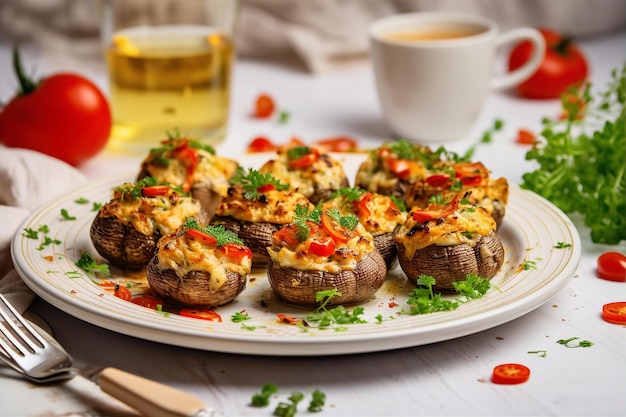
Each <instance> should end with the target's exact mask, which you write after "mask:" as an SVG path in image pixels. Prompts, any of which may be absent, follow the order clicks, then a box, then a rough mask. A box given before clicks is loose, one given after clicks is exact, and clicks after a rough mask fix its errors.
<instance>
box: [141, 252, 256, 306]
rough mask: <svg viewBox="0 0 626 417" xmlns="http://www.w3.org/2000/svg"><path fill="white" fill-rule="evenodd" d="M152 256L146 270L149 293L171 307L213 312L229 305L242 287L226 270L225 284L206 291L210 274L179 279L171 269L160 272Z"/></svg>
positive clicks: (194, 273)
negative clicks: (167, 302) (210, 309)
mask: <svg viewBox="0 0 626 417" xmlns="http://www.w3.org/2000/svg"><path fill="white" fill-rule="evenodd" d="M158 265H159V259H158V253H156V254H155V255H154V256H153V258H152V260H151V261H150V262H149V263H148V267H147V268H146V277H147V279H148V284H149V285H150V288H151V290H152V291H153V292H154V293H155V294H156V295H158V296H159V297H161V298H163V299H165V300H168V301H171V302H173V303H175V304H179V305H183V306H187V307H198V308H214V307H218V306H221V305H224V304H228V303H230V302H231V301H233V300H234V299H235V298H236V297H237V296H238V295H239V294H240V293H241V292H242V291H243V290H244V288H245V287H246V277H245V276H243V277H242V276H241V275H239V274H238V273H236V272H233V271H229V270H226V271H225V272H226V282H225V283H224V284H223V285H222V286H221V287H220V288H219V289H217V290H216V291H211V290H210V287H209V284H208V282H209V279H210V276H211V275H210V273H208V272H206V271H198V270H194V271H190V272H188V273H187V274H185V276H183V277H182V278H181V277H179V276H178V274H177V273H176V271H175V270H173V269H160V268H159V267H158Z"/></svg>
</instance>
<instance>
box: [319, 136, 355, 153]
mask: <svg viewBox="0 0 626 417" xmlns="http://www.w3.org/2000/svg"><path fill="white" fill-rule="evenodd" d="M315 145H316V146H317V147H318V148H319V149H320V150H322V151H323V152H355V151H356V150H357V144H356V140H354V139H352V138H350V137H347V136H337V137H334V138H328V139H322V140H318V141H317V142H315Z"/></svg>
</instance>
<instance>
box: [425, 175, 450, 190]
mask: <svg viewBox="0 0 626 417" xmlns="http://www.w3.org/2000/svg"><path fill="white" fill-rule="evenodd" d="M426 184H428V185H430V186H431V187H435V188H450V185H452V183H451V182H450V175H449V174H435V175H431V176H430V177H427V178H426Z"/></svg>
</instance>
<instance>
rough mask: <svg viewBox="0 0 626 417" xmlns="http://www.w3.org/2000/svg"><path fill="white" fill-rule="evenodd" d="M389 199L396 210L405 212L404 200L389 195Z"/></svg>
mask: <svg viewBox="0 0 626 417" xmlns="http://www.w3.org/2000/svg"><path fill="white" fill-rule="evenodd" d="M389 198H391V201H393V204H395V205H396V207H398V209H399V210H400V211H402V212H406V211H407V208H406V203H405V201H404V200H402V199H400V198H398V197H396V196H395V195H390V196H389Z"/></svg>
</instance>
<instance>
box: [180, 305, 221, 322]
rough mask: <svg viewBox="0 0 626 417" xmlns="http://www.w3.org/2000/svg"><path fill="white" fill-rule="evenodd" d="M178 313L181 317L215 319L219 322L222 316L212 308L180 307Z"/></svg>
mask: <svg viewBox="0 0 626 417" xmlns="http://www.w3.org/2000/svg"><path fill="white" fill-rule="evenodd" d="M178 314H180V315H181V316H183V317H190V318H192V319H201V320H209V321H217V322H220V323H221V321H222V316H220V315H219V314H217V313H216V312H215V311H213V310H206V309H195V308H181V309H180V311H179V313H178Z"/></svg>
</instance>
